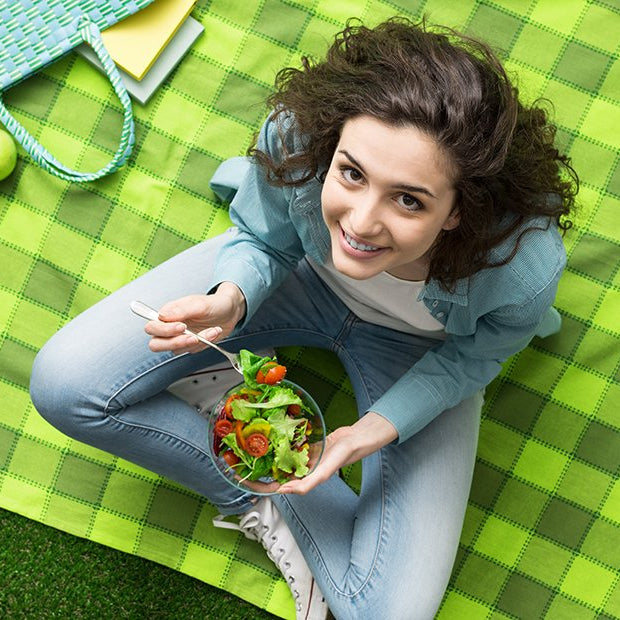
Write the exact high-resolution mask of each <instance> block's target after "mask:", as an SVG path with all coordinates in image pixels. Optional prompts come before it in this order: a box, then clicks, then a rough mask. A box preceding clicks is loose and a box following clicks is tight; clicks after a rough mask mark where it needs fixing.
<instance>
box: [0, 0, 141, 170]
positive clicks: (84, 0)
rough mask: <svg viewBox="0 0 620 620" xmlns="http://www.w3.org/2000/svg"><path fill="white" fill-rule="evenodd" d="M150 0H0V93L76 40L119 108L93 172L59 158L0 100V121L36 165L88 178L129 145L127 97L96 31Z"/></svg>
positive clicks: (117, 163) (114, 164) (124, 154)
mask: <svg viewBox="0 0 620 620" xmlns="http://www.w3.org/2000/svg"><path fill="white" fill-rule="evenodd" d="M151 2H153V0H0V93H2V92H4V91H5V90H6V89H7V88H10V87H11V86H14V85H15V84H17V83H18V82H21V81H22V80H24V79H26V78H27V77H28V76H29V75H32V74H33V73H35V72H36V71H38V70H39V69H41V68H43V67H45V66H47V65H49V64H50V63H52V62H54V61H55V60H57V59H59V58H60V57H61V56H63V55H64V54H66V53H67V52H69V51H70V50H72V49H73V48H75V47H77V46H78V45H80V44H81V43H82V42H86V43H88V44H89V45H90V46H91V47H92V48H93V49H94V51H95V52H96V53H97V56H98V57H99V59H100V60H101V63H102V64H103V66H104V68H105V71H106V73H107V75H108V77H109V78H110V81H111V83H112V86H113V88H114V91H115V92H116V94H117V95H118V98H119V99H120V101H121V104H122V106H123V108H124V120H123V128H122V131H121V138H120V144H119V147H118V150H117V151H116V153H115V155H114V157H113V158H112V160H111V161H110V162H109V163H108V164H107V165H106V166H104V167H103V168H101V169H100V170H97V171H96V172H77V171H75V170H72V169H71V168H68V167H67V166H64V165H63V164H61V163H60V162H59V161H58V160H57V159H56V158H55V157H54V156H53V155H52V154H51V153H49V152H48V151H47V150H46V149H45V148H44V147H43V146H42V145H41V144H40V143H39V142H37V141H36V140H35V139H34V138H33V137H32V136H31V135H30V134H29V133H28V131H27V130H26V129H25V128H24V127H23V126H22V125H20V124H19V123H18V122H17V121H16V120H15V118H14V117H13V116H11V114H10V113H9V111H8V110H7V109H6V107H5V106H4V104H3V103H2V101H1V100H0V122H1V123H2V124H3V125H4V126H5V127H6V129H7V130H8V131H9V132H10V133H11V134H12V135H13V136H14V137H15V139H16V140H17V142H19V144H21V145H22V146H23V147H24V149H25V150H26V152H27V153H28V154H29V155H30V156H31V157H32V158H33V159H34V161H36V162H37V163H38V164H39V165H40V166H41V167H42V168H44V169H45V170H47V171H48V172H50V173H52V174H53V175H55V176H57V177H60V178H61V179H65V180H67V181H93V180H95V179H98V178H100V177H103V176H105V175H106V174H110V173H111V172H114V171H115V170H118V168H120V167H121V166H122V165H123V164H124V163H125V162H126V161H127V158H128V157H129V155H130V154H131V151H132V149H133V145H134V141H135V135H134V123H133V113H132V109H131V101H130V99H129V95H128V94H127V91H126V90H125V86H124V85H123V82H122V81H121V77H120V75H119V73H118V70H117V69H116V66H115V64H114V62H113V60H112V59H111V58H110V55H109V54H108V52H107V51H106V49H105V46H104V45H103V42H102V40H101V31H102V30H105V28H108V27H109V26H112V25H113V24H115V23H116V22H118V21H120V20H121V19H123V18H125V17H128V16H129V15H132V14H133V13H135V12H136V11H138V10H140V9H142V8H144V7H146V6H147V5H149V4H150V3H151Z"/></svg>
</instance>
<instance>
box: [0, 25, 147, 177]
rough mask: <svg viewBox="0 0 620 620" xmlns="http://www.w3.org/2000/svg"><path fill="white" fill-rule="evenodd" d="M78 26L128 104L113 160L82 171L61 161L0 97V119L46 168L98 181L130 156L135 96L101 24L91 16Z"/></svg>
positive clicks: (115, 88) (26, 149) (58, 173)
mask: <svg viewBox="0 0 620 620" xmlns="http://www.w3.org/2000/svg"><path fill="white" fill-rule="evenodd" d="M81 19H82V21H81V23H80V26H79V28H78V31H79V33H80V35H81V38H82V41H84V42H85V43H88V44H89V45H90V46H91V47H92V48H93V50H94V51H95V52H96V54H97V56H98V57H99V60H100V61H101V63H102V64H103V67H104V69H105V72H106V74H107V76H108V77H109V79H110V82H111V83H112V87H113V88H114V91H115V92H116V94H117V96H118V98H119V99H120V102H121V104H122V106H123V108H124V117H123V127H122V130H121V136H120V143H119V146H118V150H117V151H116V153H115V154H114V156H113V158H112V159H111V161H110V162H108V164H107V165H106V166H104V167H103V168H101V169H100V170H97V171H96V172H78V171H76V170H72V169H71V168H68V167H67V166H65V165H63V164H62V163H60V162H59V161H58V160H57V159H56V158H55V157H54V156H53V155H52V154H51V153H50V152H49V151H47V150H46V149H45V148H44V147H43V145H41V144H40V143H39V142H37V140H35V139H34V138H33V137H32V136H31V135H30V134H29V133H28V131H27V130H26V129H25V128H24V127H23V126H22V125H21V124H20V123H19V122H18V121H17V120H16V119H15V118H14V117H13V116H12V115H11V114H10V112H9V111H8V110H7V108H6V107H5V105H4V103H3V102H2V101H1V100H0V122H1V123H2V124H3V125H4V126H5V127H6V128H7V130H8V131H9V132H10V133H11V134H13V136H14V137H15V139H16V141H17V142H18V143H19V144H21V145H22V147H23V148H24V150H25V151H26V152H27V153H28V154H29V155H30V156H31V157H32V158H33V159H34V161H36V162H37V163H38V164H39V165H40V166H41V167H42V168H44V169H45V170H47V171H48V172H50V173H51V174H53V175H54V176H57V177H59V178H61V179H64V180H66V181H77V182H84V181H94V180H95V179H99V178H101V177H103V176H105V175H107V174H109V173H111V172H114V171H115V170H118V169H119V168H120V167H121V166H122V165H123V164H124V163H125V162H126V161H127V158H128V157H129V156H130V154H131V151H132V149H133V145H134V142H135V133H134V122H133V111H132V108H131V100H130V99H129V95H128V94H127V90H126V89H125V86H124V84H123V82H122V80H121V76H120V74H119V72H118V70H117V68H116V65H115V64H114V61H113V60H112V58H111V57H110V54H109V53H108V51H107V50H106V48H105V45H104V44H103V41H102V39H101V31H100V30H99V28H98V26H97V25H96V24H95V23H94V22H92V21H91V20H89V19H88V18H87V17H83V18H81Z"/></svg>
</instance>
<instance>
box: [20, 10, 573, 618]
mask: <svg viewBox="0 0 620 620" xmlns="http://www.w3.org/2000/svg"><path fill="white" fill-rule="evenodd" d="M270 104H271V105H272V107H273V110H274V111H273V112H272V114H271V115H270V117H269V119H268V120H267V121H266V123H265V124H264V126H263V128H262V130H261V132H260V135H259V138H258V142H257V146H256V148H255V149H254V150H253V151H252V156H253V157H252V160H251V163H250V165H249V167H248V170H247V173H246V174H245V176H244V177H243V180H242V182H241V184H240V187H239V189H238V192H237V194H236V196H235V199H234V200H233V202H232V204H231V218H232V220H233V223H234V224H235V227H234V229H232V230H231V231H229V232H227V233H226V234H225V235H222V236H220V237H217V238H215V239H211V240H208V241H205V242H203V243H201V244H199V245H197V246H195V247H194V248H191V249H190V250H188V251H186V252H184V253H182V254H180V255H179V256H176V257H174V258H172V259H171V260H169V261H168V262H166V263H164V264H163V265H160V266H159V267H157V268H156V269H154V270H153V271H152V272H150V273H148V274H146V275H144V276H143V277H141V278H139V279H138V280H136V281H135V282H132V283H131V284H129V285H127V286H126V287H124V288H123V289H121V290H120V291H117V292H116V293H114V294H113V295H111V296H110V297H109V298H107V299H105V300H103V301H102V302H100V303H99V304H97V305H96V306H94V307H93V308H91V309H89V310H88V311H86V312H85V313H84V314H82V315H80V316H79V317H77V318H76V319H75V320H74V321H72V322H71V323H70V324H69V325H68V326H66V327H65V328H63V330H61V331H60V332H59V333H58V334H56V335H55V336H54V337H53V338H52V339H51V340H50V342H49V343H48V344H46V346H45V347H44V348H43V349H42V351H41V353H40V354H39V356H38V357H37V360H36V363H35V367H34V371H33V376H32V384H31V393H32V397H33V401H34V403H35V405H36V407H37V409H38V410H39V411H40V412H41V414H42V415H43V416H44V417H45V418H46V419H48V420H49V421H50V422H51V423H52V424H54V425H55V426H57V427H58V428H59V429H61V430H63V431H64V432H66V433H67V434H69V435H71V436H72V437H75V438H77V439H80V440H82V441H84V442H86V443H89V444H92V445H95V446H98V447H99V448H102V449H104V450H108V451H110V452H112V453H114V454H117V455H119V456H122V457H123V458H126V459H128V460H131V461H133V462H135V463H138V464H140V465H142V466H144V467H146V468H149V469H151V470H153V471H155V472H157V473H159V474H162V475H164V476H168V477H170V478H172V479H174V480H176V481H178V482H179V483H181V484H183V485H185V486H186V487H188V488H191V489H193V490H195V491H197V492H198V493H201V494H202V495H204V496H205V497H207V498H208V499H209V500H210V501H211V502H213V503H214V504H215V505H216V506H217V507H218V508H219V510H220V511H221V513H222V515H233V514H240V515H242V516H241V519H240V521H239V524H238V525H237V524H235V523H231V522H230V521H226V520H224V518H223V517H222V518H218V519H217V520H216V524H217V525H219V526H224V527H236V528H238V529H241V530H242V531H243V532H244V533H245V534H246V535H247V536H248V537H251V538H255V539H257V540H259V541H260V542H261V543H262V544H263V545H264V546H265V548H266V549H267V551H268V553H269V555H270V557H272V559H274V561H275V562H276V564H277V565H278V567H279V568H280V570H281V571H282V572H283V574H284V576H285V577H286V578H287V580H288V581H289V584H290V586H291V590H292V592H293V595H294V597H295V599H296V604H297V613H298V618H323V617H325V614H326V613H327V606H329V608H330V609H331V611H332V613H333V614H334V615H335V617H336V618H338V619H339V620H340V619H347V618H355V619H356V620H357V619H359V618H391V619H396V620H398V619H403V620H410V619H426V618H432V617H433V616H434V614H435V612H436V610H437V608H438V606H439V604H440V602H441V599H442V596H443V593H444V591H445V588H446V585H447V583H448V579H449V576H450V572H451V568H452V564H453V562H454V557H455V553H456V549H457V545H458V540H459V536H460V531H461V527H462V522H463V516H464V512H465V509H466V505H467V497H468V493H469V488H470V484H471V476H472V471H473V466H474V461H475V454H476V442H477V431H478V424H479V417H480V410H481V406H482V395H483V391H484V387H485V386H486V385H487V384H488V383H489V382H490V381H491V380H492V379H493V378H494V377H495V376H496V375H497V373H498V372H499V370H500V368H501V363H502V362H503V361H504V360H505V359H506V358H507V357H509V356H510V355H512V354H514V353H516V352H517V351H519V350H521V349H522V348H524V347H525V346H526V345H527V344H528V342H529V341H530V339H531V338H532V337H533V336H534V335H535V334H537V333H538V334H541V335H544V334H546V333H550V332H551V331H553V330H555V329H557V328H558V323H559V316H558V315H557V313H555V312H554V311H553V310H552V308H551V304H552V302H553V298H554V295H555V291H556V287H557V283H558V280H559V277H560V275H561V273H562V270H563V268H564V264H565V254H564V250H563V245H562V241H561V237H560V235H559V232H558V229H565V228H567V227H568V226H569V225H570V222H569V221H568V220H566V219H565V218H566V216H567V215H569V213H570V210H571V208H572V205H573V201H574V195H575V193H576V184H577V181H576V176H575V175H574V173H573V171H572V169H571V168H570V166H569V163H568V161H567V159H566V158H565V157H564V156H562V155H560V154H559V153H558V151H557V149H556V148H555V147H554V145H553V138H554V128H553V126H552V125H550V124H549V123H548V121H547V118H546V115H545V113H544V112H543V111H542V110H541V109H539V108H537V107H531V108H528V107H525V106H524V105H522V104H521V103H520V102H519V100H518V93H517V91H516V89H515V88H514V87H513V86H512V85H511V83H510V81H509V79H508V77H507V75H506V73H505V71H504V69H503V68H502V66H501V64H500V62H499V61H498V60H497V58H496V57H495V56H494V55H493V53H492V52H491V51H490V49H489V48H488V47H487V46H486V45H484V44H482V43H479V42H476V41H473V40H471V39H468V38H466V37H463V36H461V35H458V34H457V33H454V32H452V31H448V30H438V31H432V30H430V29H427V28H426V26H425V25H424V24H420V25H417V24H413V23H411V22H409V21H407V20H404V19H394V20H390V21H388V22H386V23H384V24H381V25H380V26H377V27H376V28H374V29H368V28H365V27H364V26H362V25H357V24H355V23H353V22H351V23H349V25H348V26H347V28H346V29H345V30H344V31H343V32H342V33H340V34H339V35H337V36H336V39H335V42H334V44H333V45H332V46H331V48H330V49H329V51H328V54H327V57H326V59H325V60H323V61H321V62H318V63H316V64H314V63H311V62H310V61H309V60H304V63H303V66H302V68H301V69H294V68H289V69H284V70H283V71H282V72H281V73H280V74H279V76H278V79H277V83H276V92H275V93H274V95H273V96H272V97H271V99H270ZM564 173H568V175H566V174H564ZM205 292H208V293H207V294H205ZM133 299H141V300H143V301H145V302H147V303H149V304H150V305H155V306H157V307H159V308H160V310H159V312H160V317H159V318H160V320H159V321H151V322H149V323H148V324H147V325H146V328H145V329H146V332H147V334H148V335H149V337H150V339H149V340H148V344H149V347H150V349H151V351H148V350H147V347H146V346H145V336H144V334H141V333H140V325H139V323H138V321H137V319H135V317H132V316H130V314H129V313H128V310H127V308H128V306H129V303H130V302H131V300H133ZM170 300H172V301H170ZM186 328H189V329H191V330H193V331H197V332H200V333H201V335H202V336H204V337H206V338H208V339H213V340H214V339H217V340H222V341H224V343H225V346H226V347H227V348H229V349H231V350H235V349H236V350H238V349H240V348H247V349H250V350H259V349H262V348H265V347H279V346H284V345H307V346H313V347H322V348H326V349H329V350H331V351H334V352H335V353H336V354H337V355H338V356H339V358H340V360H341V361H342V363H343V364H344V366H345V368H346V370H347V372H348V373H349V376H350V379H351V382H352V385H353V387H354V390H355V395H356V399H357V405H358V409H359V413H360V418H359V420H358V421H357V422H356V423H355V424H353V425H352V426H350V427H343V428H338V429H336V430H335V431H334V432H333V433H331V434H330V435H329V437H328V438H327V447H326V450H325V453H324V455H323V458H322V460H321V463H320V464H319V466H318V467H317V468H316V469H315V471H314V472H313V473H312V474H311V475H309V476H307V477H306V478H303V479H298V480H292V481H290V482H287V483H286V484H284V485H282V486H281V487H279V488H278V489H277V490H278V491H279V493H278V494H277V495H275V496H272V498H273V499H270V498H262V499H260V501H257V500H258V496H254V495H252V494H250V493H241V492H238V491H236V490H234V489H232V488H231V487H229V486H227V485H226V483H225V482H223V481H222V480H221V479H220V478H219V477H218V476H219V475H218V474H217V472H215V470H214V467H213V465H212V464H211V463H210V461H209V458H208V456H207V446H206V443H207V436H206V422H205V421H204V420H203V419H202V418H200V417H199V416H198V415H197V414H196V412H195V410H194V409H193V408H192V407H190V406H189V405H188V404H187V403H185V402H184V401H182V400H181V399H178V398H176V397H175V396H173V395H172V394H171V393H170V392H168V391H167V390H166V388H167V387H168V386H169V385H170V384H171V383H173V382H174V381H176V380H177V379H179V378H181V377H183V376H186V375H187V374H189V373H190V372H193V371H195V370H197V369H200V368H203V367H205V366H208V365H210V364H212V363H214V362H215V361H216V359H217V354H214V353H213V352H212V350H210V349H208V348H205V347H204V346H203V345H201V344H200V343H199V342H198V341H197V339H196V338H195V337H193V336H187V335H185V334H184V333H183V332H184V330H185V329H186ZM93 367H95V368H96V370H93ZM360 459H361V460H362V487H361V492H360V495H359V496H357V495H356V494H355V493H353V492H352V491H351V490H350V489H349V488H348V487H347V486H346V484H344V482H343V481H342V480H341V479H340V478H339V477H338V476H337V475H336V474H337V472H338V470H339V469H340V468H341V467H343V466H344V465H346V464H349V463H352V462H355V461H358V460H360Z"/></svg>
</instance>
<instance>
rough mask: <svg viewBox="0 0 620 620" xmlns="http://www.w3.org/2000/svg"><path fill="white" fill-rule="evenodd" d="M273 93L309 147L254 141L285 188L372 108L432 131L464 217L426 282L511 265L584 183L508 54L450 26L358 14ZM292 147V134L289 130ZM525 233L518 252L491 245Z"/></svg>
mask: <svg viewBox="0 0 620 620" xmlns="http://www.w3.org/2000/svg"><path fill="white" fill-rule="evenodd" d="M275 86H276V90H275V92H274V93H273V95H271V97H270V98H269V100H268V104H269V105H270V106H271V107H272V109H273V110H274V111H273V112H272V117H278V116H279V115H280V114H283V113H285V114H292V116H293V118H294V121H295V123H294V126H293V127H292V128H291V131H294V132H296V133H297V134H298V135H300V136H302V137H303V144H304V148H303V150H301V151H298V152H293V153H287V152H286V150H285V151H284V152H285V156H284V158H283V160H282V161H273V160H272V159H271V158H270V157H269V156H268V155H267V154H266V153H263V152H261V151H259V150H257V149H256V148H252V149H250V151H249V152H250V154H252V155H253V156H254V157H255V158H257V160H258V161H259V162H260V163H261V164H262V165H263V166H264V167H265V168H266V169H267V173H268V178H269V180H270V182H272V183H274V184H276V185H300V184H303V183H305V182H307V181H309V180H310V179H312V178H314V177H315V176H317V175H319V177H320V176H321V174H324V172H325V170H326V169H327V168H328V167H329V163H330V161H331V158H332V156H333V153H334V151H335V149H336V146H337V144H338V141H339V138H340V132H341V130H342V127H343V125H344V123H345V122H346V121H347V120H348V119H351V118H354V117H357V116H361V115H369V116H372V117H375V118H377V119H379V120H381V121H383V122H386V123H388V124H393V125H396V126H403V125H413V126H415V127H417V128H418V129H420V130H422V131H424V132H425V133H426V134H427V135H430V136H431V137H433V138H434V139H435V140H436V141H437V143H438V144H439V145H440V147H441V148H442V149H443V150H444V152H445V153H446V154H447V155H448V159H449V161H450V162H451V164H452V166H453V170H452V172H453V178H454V184H455V189H456V192H457V202H456V205H455V208H456V209H458V212H459V215H460V223H459V225H458V226H457V227H456V228H455V229H453V230H450V231H443V232H442V233H441V235H440V236H439V238H438V239H437V241H436V243H435V245H434V246H433V248H432V250H431V255H430V272H429V276H428V279H431V278H433V279H436V280H438V281H439V282H440V283H441V284H442V286H444V288H446V289H448V290H450V289H452V288H453V287H454V284H455V283H456V281H457V280H458V279H460V278H464V277H468V276H470V275H472V274H474V273H476V272H478V271H479V270H481V269H484V268H487V267H493V266H497V265H500V264H505V263H507V262H508V261H509V260H510V259H511V258H512V257H513V256H514V254H515V253H516V252H517V250H518V245H519V241H520V239H521V237H522V235H523V234H525V232H527V230H531V229H532V227H533V226H530V227H529V228H528V221H529V220H531V219H532V218H533V217H534V216H547V217H549V218H551V220H552V221H554V222H555V223H556V224H557V225H558V226H559V228H560V229H561V230H563V231H565V230H567V229H568V228H570V226H571V221H570V220H569V219H568V216H569V214H570V213H571V211H572V209H573V207H574V202H575V196H576V194H577V191H578V187H579V180H578V177H577V174H576V173H575V171H574V170H573V168H572V167H571V165H570V161H569V159H568V158H567V157H566V156H565V155H562V154H561V153H560V152H559V151H558V149H557V148H556V147H555V145H554V140H555V133H556V128H555V126H554V125H553V124H552V123H551V122H550V121H549V120H548V115H547V113H546V112H545V110H544V109H543V108H542V102H540V101H538V102H536V103H535V104H534V105H532V106H529V107H526V106H524V105H523V104H522V103H521V102H520V101H519V94H518V90H517V88H516V87H515V86H514V85H513V84H512V83H511V81H510V79H509V78H508V76H507V74H506V71H505V70H504V68H503V66H502V63H501V62H500V60H499V59H498V57H497V56H496V54H495V53H494V52H493V51H492V49H491V48H490V47H489V46H488V45H487V44H485V43H483V42H481V41H479V40H476V39H474V38H471V37H468V36H465V35H463V34H461V33H459V32H457V31H455V30H452V29H450V28H445V27H432V28H431V27H429V26H427V24H426V22H425V21H424V20H423V21H422V22H420V23H414V22H412V21H410V20H408V19H406V18H401V17H395V18H393V19H390V20H388V21H387V22H384V23H382V24H380V25H379V26H376V27H375V28H367V27H365V26H364V25H363V24H361V22H359V21H358V20H355V19H353V20H349V21H348V22H347V25H346V28H345V29H344V30H343V31H342V32H339V33H338V34H337V35H336V37H335V40H334V43H333V44H332V45H331V47H330V48H329V50H328V52H327V56H326V58H325V59H324V60H322V61H320V62H313V61H311V60H310V59H309V58H307V57H304V58H303V60H302V66H301V68H294V67H288V68H285V69H282V70H281V71H280V72H279V73H278V75H277V77H276V84H275ZM282 139H283V146H284V147H285V145H286V142H287V139H286V136H282ZM518 230H520V231H522V232H521V234H519V235H515V237H516V242H515V245H514V248H513V250H512V253H510V254H509V256H506V257H503V258H502V260H501V261H500V262H491V260H490V251H491V249H492V248H494V247H496V246H497V245H498V244H500V243H501V242H502V241H504V240H505V239H507V238H508V237H510V236H511V235H513V234H514V233H515V232H516V231H518Z"/></svg>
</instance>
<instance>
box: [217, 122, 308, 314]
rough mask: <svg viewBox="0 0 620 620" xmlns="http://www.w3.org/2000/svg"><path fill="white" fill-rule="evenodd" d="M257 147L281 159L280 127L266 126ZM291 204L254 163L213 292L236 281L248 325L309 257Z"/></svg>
mask: <svg viewBox="0 0 620 620" xmlns="http://www.w3.org/2000/svg"><path fill="white" fill-rule="evenodd" d="M257 147H258V149H260V150H261V151H263V152H265V153H267V154H268V155H270V156H272V157H274V158H275V159H276V160H277V158H278V156H279V154H280V153H281V146H280V138H279V135H278V127H277V125H276V123H275V122H273V121H270V120H267V121H266V122H265V124H264V125H263V128H262V129H261V132H260V134H259V138H258V142H257ZM291 199H292V192H291V190H290V189H289V188H282V187H275V186H273V185H270V184H269V183H268V182H267V180H266V176H265V172H264V170H263V169H262V168H261V166H259V165H258V164H257V163H255V162H254V161H252V162H251V163H250V166H249V169H248V171H247V173H246V175H245V177H244V179H243V181H242V182H241V184H240V187H239V189H238V191H237V193H236V195H235V197H234V199H233V201H232V203H231V205H230V217H231V220H232V222H233V224H234V225H235V226H236V227H237V231H236V234H235V236H234V237H233V239H232V240H231V241H230V242H229V243H227V244H226V245H225V246H223V248H222V250H221V251H220V253H219V255H218V258H217V261H216V265H215V270H214V277H213V281H212V282H211V283H210V287H209V288H210V289H212V288H213V287H215V286H217V284H219V283H221V282H224V281H229V282H234V283H235V284H236V285H237V286H238V287H239V288H240V289H241V291H242V292H243V294H244V296H245V299H246V304H247V313H246V316H245V319H244V323H245V322H246V321H247V320H248V319H249V318H250V317H251V316H252V315H253V314H254V312H255V311H256V309H257V308H258V307H259V306H260V304H261V303H262V302H263V301H264V300H265V299H267V298H268V297H269V295H270V294H271V292H272V291H273V290H274V289H275V288H277V287H278V286H279V285H280V284H281V283H282V281H283V280H284V278H285V277H286V275H287V274H288V272H289V271H290V270H291V269H292V268H294V266H295V265H296V264H297V262H298V261H299V260H300V259H301V258H302V257H303V255H304V248H303V246H302V243H301V240H300V239H299V236H298V234H297V230H296V229H295V226H294V225H293V223H292V221H291V217H290V214H289V205H290V202H291Z"/></svg>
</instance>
